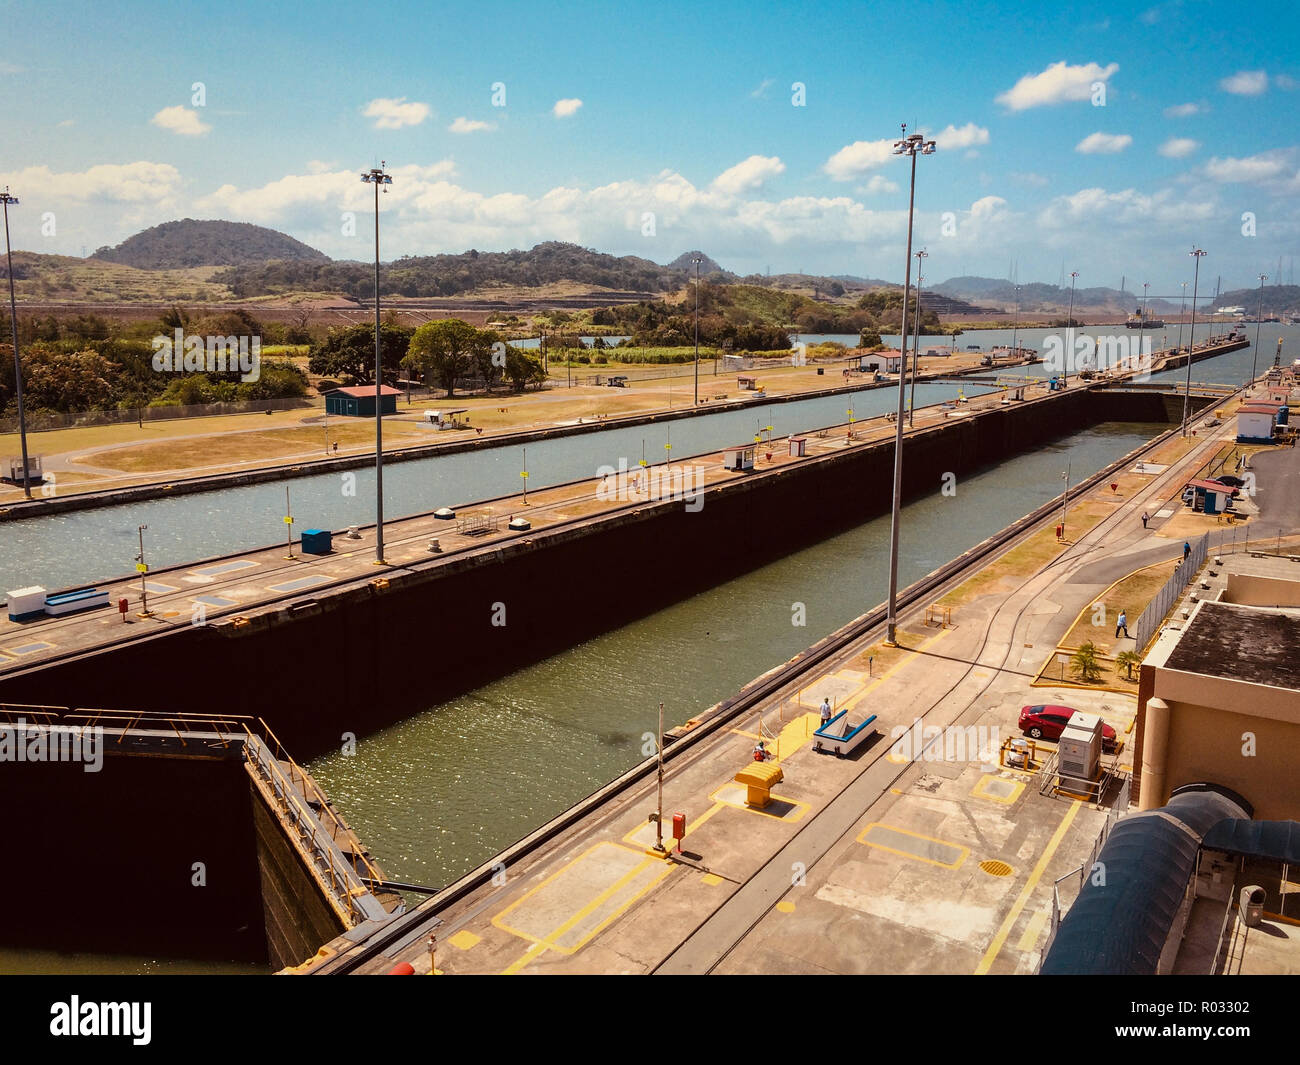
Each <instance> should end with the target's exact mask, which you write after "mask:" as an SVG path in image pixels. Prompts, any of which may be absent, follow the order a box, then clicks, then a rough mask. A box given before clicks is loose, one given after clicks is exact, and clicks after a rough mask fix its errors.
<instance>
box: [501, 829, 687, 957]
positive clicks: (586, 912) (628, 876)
mask: <svg viewBox="0 0 1300 1065" xmlns="http://www.w3.org/2000/svg"><path fill="white" fill-rule="evenodd" d="M602 848H613V849H614V850H616V851H618V852H621V853H622V854H625V855H626V854H629V853H633V854H635V852H629V851H628V850H627V848H625V847H622V846H620V845H619V844H617V843H610V842H608V841H605V842H601V843H597V844H596V845H595V846H594V847H591V848H590V849H588V850H587V851H585V852H584V853H583V854H581V855H579V856H578V857H577V858H575V859H573V861H571V862H568V863H567V864H565V865H564V866H563V867H562V868H560V869H559V870H557V871H556V872H554V873H552V874H551V875H550V876H549V877H547V878H546V879H545V880H543V881H542V882H541V883H540V884H538V885H537V886H536V887H533V888H531V889H530V890H529V891H527V892H526V893H525V894H524V895H522V896H521V897H520V898H518V899H516V900H515V901H514V902H512V903H511V904H510V905H509V906H507V907H506V908H505V909H504V910H502V911H501V912H500V913H498V914H497V915H496V916H495V917H493V918H492V924H493V925H495V926H496V927H497V928H500V929H501V930H502V931H504V932H509V933H510V934H511V935H516V936H519V937H520V938H521V939H530V940H532V941H533V942H534V943H535V944H538V945H540V946H542V947H544V948H546V949H547V950H556V951H559V952H560V953H561V954H576V953H577V952H578V951H579V950H581V949H582V948H583V946H585V945H586V944H587V943H588V942H589V941H590V940H591V939H592V938H593V937H594V936H596V935H598V934H600V932H602V931H603V930H604V929H605V928H606V927H607V926H608V925H609V924H610V923H611V922H613V921H614V920H615V919H616V918H617V917H618V916H619V915H621V914H622V913H623V912H624V911H625V910H626V909H627V908H628V907H629V906H631V905H632V904H633V903H634V902H636V900H637V899H639V898H641V897H642V896H643V895H645V894H646V893H647V892H648V891H650V890H651V889H652V888H653V887H655V886H656V885H657V884H658V883H659V882H660V881H661V880H663V879H664V878H665V877H667V876H669V875H670V874H671V873H672V872H673V870H674V869H676V868H677V867H676V866H675V865H666V864H661V863H660V862H659V860H658V859H657V858H650V857H643V856H641V855H639V854H636V857H638V858H639V861H637V863H636V864H635V865H633V866H632V867H631V868H629V869H627V870H626V871H625V872H624V873H623V874H622V875H621V876H619V877H618V878H617V879H616V880H615V881H614V882H613V883H612V884H609V885H608V886H607V887H605V888H604V890H602V891H600V892H599V893H598V894H597V895H596V896H595V897H593V898H591V899H590V900H589V901H587V902H586V903H585V904H584V905H582V906H581V907H580V908H579V909H578V910H577V911H576V912H575V913H573V914H572V915H571V916H570V917H569V918H568V919H567V920H566V921H564V922H563V923H562V924H560V925H559V926H558V927H557V928H553V929H551V930H550V931H549V932H547V933H546V934H545V935H533V934H530V933H529V932H526V931H521V930H520V929H518V928H515V927H512V926H511V925H509V924H507V923H506V921H505V918H506V916H507V915H508V914H510V913H511V912H512V911H515V910H518V909H519V908H520V907H521V906H522V905H523V904H524V903H525V902H527V900H528V899H529V898H531V897H532V896H534V895H535V894H537V893H538V892H539V891H541V890H543V889H544V888H547V887H551V886H553V885H554V884H555V882H556V881H557V880H558V879H559V878H560V877H561V876H563V875H564V874H565V873H567V872H569V871H570V870H572V869H574V868H575V867H576V866H577V865H578V864H579V863H581V862H583V861H584V860H587V859H590V858H591V856H592V855H593V854H595V853H596V852H597V851H599V850H601V849H602ZM647 872H649V873H651V875H650V876H648V877H647V876H645V875H644V874H646V873H647ZM638 879H640V880H643V881H644V883H642V884H641V886H640V887H639V888H637V889H636V890H635V891H633V892H631V893H630V894H627V893H625V889H626V888H629V887H631V886H633V885H634V884H636V882H637V881H638ZM621 893H622V897H620V894H621ZM611 901H615V902H616V903H617V905H615V906H613V907H612V908H611V909H610V910H609V912H608V913H606V914H605V915H604V916H603V917H602V919H601V920H600V921H599V922H598V923H597V924H595V925H594V926H592V927H591V928H588V929H586V930H585V931H583V932H582V934H581V935H580V936H579V938H577V939H576V940H573V941H571V942H569V943H568V944H565V943H563V942H561V941H562V940H563V939H564V937H565V936H566V935H568V933H569V932H571V931H573V930H574V929H575V928H577V927H578V925H580V924H581V922H582V921H584V920H585V919H586V918H588V917H590V916H591V915H592V914H595V913H597V911H599V910H600V909H601V908H602V907H603V906H605V905H606V903H609V902H611ZM531 960H532V958H527V959H524V958H521V959H520V960H519V961H517V962H515V963H514V965H513V966H511V970H508V971H514V972H518V971H519V969H521V968H523V966H524V965H527V964H528V962H529V961H531Z"/></svg>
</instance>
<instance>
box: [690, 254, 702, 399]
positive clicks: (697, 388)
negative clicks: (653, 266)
mask: <svg viewBox="0 0 1300 1065" xmlns="http://www.w3.org/2000/svg"><path fill="white" fill-rule="evenodd" d="M691 262H693V263H694V264H695V405H696V406H697V407H698V406H699V405H700V263H702V262H704V260H703V259H701V258H700V257H699V256H698V255H692V256H691Z"/></svg>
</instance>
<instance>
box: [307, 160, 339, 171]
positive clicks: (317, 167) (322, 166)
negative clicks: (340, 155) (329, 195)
mask: <svg viewBox="0 0 1300 1065" xmlns="http://www.w3.org/2000/svg"><path fill="white" fill-rule="evenodd" d="M338 165H339V164H338V163H335V162H328V163H327V162H326V161H325V160H324V159H312V160H310V161H309V162H308V163H307V173H309V174H326V173H328V172H329V171H331V170H336V169H338Z"/></svg>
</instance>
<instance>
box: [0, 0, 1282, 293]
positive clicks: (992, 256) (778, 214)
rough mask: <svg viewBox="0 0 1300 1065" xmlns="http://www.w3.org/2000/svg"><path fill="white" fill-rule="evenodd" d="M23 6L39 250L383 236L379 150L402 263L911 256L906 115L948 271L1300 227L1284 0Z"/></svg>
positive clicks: (1030, 267)
mask: <svg viewBox="0 0 1300 1065" xmlns="http://www.w3.org/2000/svg"><path fill="white" fill-rule="evenodd" d="M0 13H2V14H3V16H4V18H3V23H0V25H3V32H4V37H3V39H2V44H0V89H3V91H4V96H5V99H6V101H7V103H8V106H7V107H6V108H5V109H4V112H3V119H0V122H2V123H3V126H2V127H0V128H2V131H3V137H2V139H0V144H3V146H4V148H3V151H2V152H0V183H7V184H9V185H11V186H12V190H13V192H14V193H15V194H16V195H18V196H19V197H20V198H21V199H22V205H21V206H20V207H19V208H18V209H17V210H15V211H14V212H13V215H12V227H13V235H14V243H15V246H17V247H20V248H26V249H30V250H35V251H45V252H55V253H60V254H71V255H78V254H81V250H82V248H83V247H85V248H86V249H87V250H94V249H95V248H96V247H98V246H100V245H102V244H111V243H116V242H118V241H120V240H121V239H123V238H124V237H126V236H128V235H130V234H131V233H133V232H135V231H137V230H138V229H141V228H143V227H145V226H148V225H154V224H157V223H159V222H163V221H167V220H170V219H172V218H180V217H196V218H228V219H231V220H235V221H250V222H257V223H259V224H263V225H268V226H273V227H275V228H278V229H282V230H284V231H286V232H288V233H290V234H292V235H293V236H296V237H298V238H299V239H301V240H304V241H306V242H308V243H310V244H312V245H314V246H316V247H319V248H320V249H321V250H323V251H325V252H327V253H328V254H330V255H333V256H336V257H355V258H365V257H366V256H368V255H369V254H370V244H369V241H370V240H371V238H372V229H371V220H370V218H369V217H368V216H367V215H366V214H365V212H366V210H367V206H368V204H369V203H370V201H368V200H367V198H366V194H367V190H366V188H365V186H363V185H362V184H361V182H360V180H359V178H358V177H357V174H358V172H359V171H360V170H362V169H364V168H366V167H369V166H371V165H373V164H375V163H377V162H378V161H379V160H380V159H385V160H387V163H388V166H389V168H390V170H391V172H392V173H393V174H394V178H395V181H394V185H393V188H392V190H391V192H390V194H389V195H388V196H386V197H385V198H384V200H383V203H382V208H383V213H384V221H383V242H384V257H385V258H386V259H387V258H390V257H394V256H397V255H402V254H412V255H415V254H425V253H434V252H440V251H461V250H464V249H465V248H468V247H477V248H479V249H480V250H498V249H505V248H511V247H528V246H531V245H532V244H534V243H536V242H538V241H541V240H548V239H559V240H572V241H576V242H578V243H581V244H584V245H587V246H590V247H594V248H598V249H600V250H604V251H610V252H614V253H617V254H637V255H643V256H645V257H646V258H650V259H654V260H656V261H660V262H664V261H668V260H670V259H672V258H674V257H675V256H677V255H678V254H680V253H681V252H682V251H685V250H687V249H689V248H693V247H699V248H702V249H703V250H705V251H706V252H708V253H709V254H710V255H712V256H714V257H715V258H716V259H718V261H720V262H721V263H722V264H723V265H724V266H727V267H728V268H731V269H734V270H737V271H741V272H748V271H764V270H766V269H767V268H768V267H770V268H771V269H772V271H773V272H778V271H796V270H803V271H806V272H810V273H811V272H816V273H850V274H858V275H867V276H874V277H885V278H890V279H896V280H901V273H902V259H903V257H904V247H905V243H904V242H905V227H906V210H907V168H906V163H905V162H904V161H903V160H902V159H899V158H896V157H893V156H892V155H890V154H889V152H888V143H889V142H890V141H892V140H893V139H894V138H896V136H897V133H898V129H899V123H900V122H903V121H906V122H908V123H909V125H910V126H919V127H920V128H921V129H922V130H923V131H926V132H928V134H929V135H930V136H933V137H935V138H936V139H937V140H938V142H939V151H938V152H937V153H936V154H935V155H933V156H929V157H925V158H922V159H921V160H919V162H918V184H917V195H916V203H917V219H916V239H917V241H918V246H924V247H926V248H927V250H928V251H929V254H930V259H929V260H928V264H927V267H928V268H927V274H929V275H932V279H933V280H935V281H937V280H940V279H943V278H946V277H950V276H954V275H957V274H962V273H972V274H984V275H988V276H997V277H1001V276H1007V274H1008V272H1009V270H1010V268H1011V264H1012V263H1013V262H1014V263H1016V264H1018V272H1019V276H1020V278H1021V280H1025V281H1030V280H1046V281H1057V280H1058V279H1059V277H1060V274H1061V270H1062V265H1063V264H1064V269H1065V271H1066V272H1067V273H1068V272H1069V271H1070V270H1078V271H1079V273H1080V277H1079V283H1080V284H1081V285H1088V284H1105V285H1112V286H1118V284H1119V281H1120V277H1121V276H1122V275H1127V277H1128V279H1129V288H1130V289H1138V290H1140V287H1141V283H1142V282H1143V281H1150V282H1151V283H1152V291H1153V292H1155V291H1157V290H1159V291H1161V292H1166V293H1167V292H1177V291H1178V283H1179V282H1180V281H1182V280H1186V279H1187V278H1188V277H1189V276H1190V263H1191V259H1190V257H1189V256H1188V254H1187V252H1188V250H1189V249H1190V248H1191V247H1192V246H1193V244H1199V245H1200V246H1202V247H1204V248H1205V250H1206V251H1207V252H1209V253H1210V254H1209V256H1208V257H1207V258H1206V259H1205V260H1203V263H1202V266H1203V270H1204V272H1205V273H1207V274H1208V275H1210V277H1211V278H1213V277H1215V276H1216V275H1219V274H1221V275H1223V278H1224V286H1225V288H1227V287H1233V286H1238V285H1243V286H1250V285H1253V284H1255V283H1257V282H1256V281H1255V278H1256V277H1257V275H1258V274H1259V273H1261V272H1263V273H1267V274H1269V275H1270V277H1272V276H1273V275H1275V274H1276V272H1277V261H1278V257H1279V256H1282V257H1283V264H1282V265H1283V280H1286V279H1287V278H1286V275H1287V273H1288V272H1289V269H1290V263H1289V260H1290V257H1291V256H1292V255H1294V254H1295V251H1296V250H1297V245H1300V206H1297V205H1300V44H1297V41H1298V40H1300V33H1297V29H1298V28H1300V17H1297V13H1296V9H1295V6H1294V4H1291V3H1269V2H1265V3H1258V4H1253V5H1240V6H1227V5H1219V4H1212V3H1203V2H1199V0H1183V2H1181V3H1179V2H1164V3H1159V4H1155V5H1153V6H1149V7H1143V6H1142V5H1141V4H1139V5H1137V6H1128V5H1118V4H1116V5H1109V4H1094V5H1056V4H1051V5H1036V4H992V3H982V2H979V0H968V2H963V3H959V4H947V3H934V4H896V3H888V2H887V3H869V4H868V3H833V2H832V3H822V4H818V5H816V6H809V7H804V6H800V5H793V4H790V5H785V4H761V3H758V4H756V3H748V4H740V3H735V4H732V3H727V4H708V5H701V4H656V5H632V4H568V3H566V4H563V5H560V4H554V5H552V4H540V3H536V4H513V3H508V2H507V3H495V4H491V5H468V4H458V5H455V6H450V5H443V4H436V3H435V4H418V3H403V2H400V0H390V2H389V3H386V4H384V5H375V6H362V5H357V4H355V3H349V4H329V3H325V4H315V5H311V6H302V7H300V8H291V7H288V6H281V5H262V4H222V5H204V4H190V5H186V6H184V7H183V8H182V7H178V6H175V5H172V4H163V3H157V4H155V3H135V4H131V3H128V4H124V5H113V6H109V5H98V4H95V5H92V4H61V3H27V2H17V3H8V4H5V5H4V7H3V11H2V12H0ZM196 82H201V83H202V97H201V98H198V99H196V97H195V91H196V90H194V88H193V86H194V84H195V83H196ZM796 83H798V84H799V85H802V86H803V94H802V99H799V97H798V90H797V88H796ZM494 85H496V86H498V88H497V90H496V95H495V99H494ZM500 86H504V105H505V106H494V104H500V103H501V102H502V100H501V95H502V94H501V91H500ZM1098 86H1100V88H1098ZM371 209H372V207H371ZM349 211H351V212H355V213H356V214H357V216H358V217H357V219H356V224H355V235H351V234H350V233H349V232H347V231H348V229H349V227H348V225H347V215H346V213H347V212H349ZM47 212H52V214H53V219H52V222H51V219H50V218H49V216H48V214H47ZM1243 215H1245V216H1247V217H1246V219H1243ZM1252 232H1253V235H1252ZM1212 283H1213V281H1211V284H1212Z"/></svg>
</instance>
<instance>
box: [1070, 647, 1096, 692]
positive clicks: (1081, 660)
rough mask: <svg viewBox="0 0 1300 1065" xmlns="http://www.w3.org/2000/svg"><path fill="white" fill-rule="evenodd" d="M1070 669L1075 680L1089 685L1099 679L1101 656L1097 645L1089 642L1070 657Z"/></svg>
mask: <svg viewBox="0 0 1300 1065" xmlns="http://www.w3.org/2000/svg"><path fill="white" fill-rule="evenodd" d="M1070 669H1071V670H1073V671H1074V675H1075V677H1076V678H1077V679H1079V680H1081V681H1083V682H1084V683H1085V684H1090V683H1092V682H1093V681H1095V680H1100V679H1101V656H1100V655H1099V654H1098V652H1097V645H1096V644H1094V643H1092V642H1091V641H1089V642H1088V643H1085V644H1084V645H1083V646H1082V647H1080V648H1079V649H1078V650H1077V651H1075V652H1074V654H1073V655H1071V656H1070Z"/></svg>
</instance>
